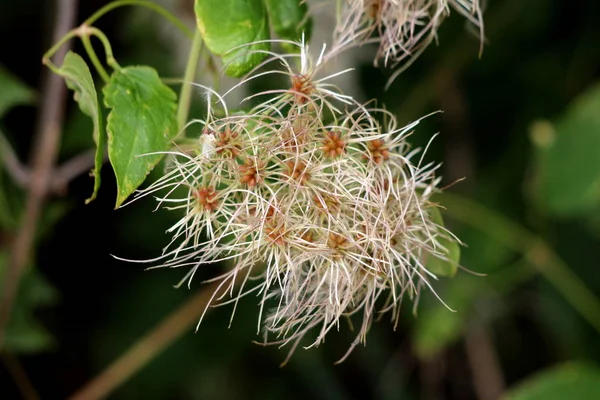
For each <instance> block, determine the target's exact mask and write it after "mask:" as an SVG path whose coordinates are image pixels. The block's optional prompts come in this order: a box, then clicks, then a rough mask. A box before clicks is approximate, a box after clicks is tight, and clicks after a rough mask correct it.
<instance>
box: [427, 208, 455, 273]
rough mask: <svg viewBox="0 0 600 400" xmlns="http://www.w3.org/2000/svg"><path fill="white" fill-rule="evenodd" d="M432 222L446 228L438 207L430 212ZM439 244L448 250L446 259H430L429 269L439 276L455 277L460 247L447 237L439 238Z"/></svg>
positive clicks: (428, 262) (428, 260) (428, 261)
mask: <svg viewBox="0 0 600 400" xmlns="http://www.w3.org/2000/svg"><path fill="white" fill-rule="evenodd" d="M429 213H430V217H431V220H432V221H433V222H435V223H436V224H437V225H439V226H444V220H443V219H442V214H441V213H440V210H439V209H438V208H437V207H433V208H431V210H430V211H429ZM438 243H439V244H440V245H441V246H442V247H444V248H445V249H446V251H445V257H446V259H441V258H438V257H433V256H432V257H429V258H428V259H427V262H426V267H427V269H428V270H429V271H430V272H432V273H433V274H435V275H438V276H451V277H452V276H454V275H456V271H457V269H458V263H459V262H460V246H459V244H458V243H457V242H456V241H454V240H450V239H449V238H448V237H446V236H442V237H440V238H438Z"/></svg>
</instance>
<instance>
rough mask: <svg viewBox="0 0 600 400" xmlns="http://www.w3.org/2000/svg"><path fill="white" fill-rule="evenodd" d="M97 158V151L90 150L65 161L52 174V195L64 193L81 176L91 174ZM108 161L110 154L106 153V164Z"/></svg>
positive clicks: (50, 189)
mask: <svg viewBox="0 0 600 400" xmlns="http://www.w3.org/2000/svg"><path fill="white" fill-rule="evenodd" d="M95 158H96V150H95V149H90V150H87V151H84V152H83V153H81V154H78V155H76V156H74V157H73V158H71V159H70V160H68V161H65V162H64V163H62V164H61V165H60V166H58V167H56V169H55V170H54V173H53V174H52V178H51V179H50V188H49V191H51V192H52V193H62V192H64V190H65V187H66V186H67V185H68V183H69V182H71V181H72V180H73V179H75V178H77V177H78V176H79V175H81V174H83V173H85V172H89V171H90V170H91V169H92V168H93V167H94V163H95ZM107 161H108V153H107V152H104V162H107Z"/></svg>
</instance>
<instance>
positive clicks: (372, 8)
mask: <svg viewBox="0 0 600 400" xmlns="http://www.w3.org/2000/svg"><path fill="white" fill-rule="evenodd" d="M450 8H452V9H454V10H456V11H457V12H458V13H460V14H462V15H463V16H464V17H465V18H467V20H468V21H470V22H471V23H473V25H474V26H476V27H478V28H479V35H480V37H481V40H482V43H483V21H482V18H481V7H480V0H343V1H342V9H341V13H340V15H339V17H338V25H337V28H336V33H335V35H336V37H337V40H338V41H339V42H352V41H359V42H363V43H367V42H376V43H378V44H379V48H378V51H377V56H376V62H377V60H383V64H384V65H385V66H392V67H396V66H398V65H399V64H401V63H403V62H405V63H404V67H402V68H401V69H399V70H397V71H396V72H395V74H394V77H395V76H397V74H399V73H400V72H401V71H402V70H404V68H405V67H408V65H410V62H411V61H412V60H414V59H415V58H416V57H417V56H418V55H419V54H420V53H421V52H422V51H423V50H425V48H426V47H427V46H428V45H429V44H430V43H431V42H432V41H434V40H435V39H436V36H437V30H438V27H439V26H440V25H441V23H442V21H443V20H444V19H445V18H446V17H447V16H448V15H449V14H450Z"/></svg>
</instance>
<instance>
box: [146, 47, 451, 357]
mask: <svg viewBox="0 0 600 400" xmlns="http://www.w3.org/2000/svg"><path fill="white" fill-rule="evenodd" d="M297 45H298V47H299V53H298V54H289V55H276V54H271V56H272V58H271V59H270V60H269V61H267V62H265V63H264V65H262V66H261V67H260V69H258V70H257V71H256V72H254V73H252V74H251V75H250V76H249V77H248V78H246V79H245V80H244V81H243V82H242V83H240V85H245V84H247V83H248V82H250V81H252V80H254V79H259V78H261V77H264V76H267V77H269V78H271V77H273V78H275V77H278V76H283V77H284V78H285V80H286V81H287V84H286V87H284V88H283V89H280V90H269V91H266V92H261V93H258V94H254V95H252V96H250V97H248V98H247V100H248V101H254V102H255V104H257V105H255V106H254V107H253V108H252V109H251V110H249V111H248V112H245V113H243V114H240V113H230V112H228V109H227V107H226V103H225V98H226V96H227V94H225V95H224V96H222V97H221V96H217V95H216V94H215V93H212V95H211V98H215V97H217V100H218V101H216V102H214V103H213V102H211V101H209V110H208V116H207V117H206V118H205V119H204V120H199V121H196V122H197V123H200V124H202V129H203V133H202V136H201V138H200V144H199V147H198V149H197V151H195V152H188V151H180V152H173V153H171V157H170V158H171V160H170V167H169V169H168V170H167V171H166V172H165V174H164V176H163V177H162V178H160V179H159V180H158V181H156V182H155V183H154V184H153V185H151V186H150V187H148V188H147V189H145V190H143V191H142V192H140V193H139V195H138V197H139V196H145V195H148V194H155V195H156V196H158V197H157V198H158V200H159V202H160V203H161V204H164V205H165V206H168V207H169V208H170V209H175V210H179V211H180V212H182V214H183V217H182V218H181V220H179V221H178V222H177V223H176V224H175V225H174V226H173V227H172V228H171V229H170V230H169V232H171V233H172V235H173V240H172V242H171V245H169V246H168V247H167V248H166V249H165V251H164V253H163V255H162V256H161V257H160V258H159V259H157V260H160V266H162V267H185V268H189V273H188V274H187V275H186V277H185V278H184V280H183V281H186V280H191V279H192V277H193V276H194V274H195V273H196V271H197V270H198V268H200V267H202V266H203V265H207V264H212V263H216V262H219V261H225V260H229V262H230V265H231V267H230V268H228V269H227V271H226V272H225V273H223V274H222V275H220V276H218V277H216V278H215V279H214V280H215V281H218V282H219V285H220V286H219V288H220V289H219V290H217V291H215V294H214V295H213V299H211V302H212V303H213V305H214V304H226V303H235V304H237V302H238V300H239V299H240V298H241V297H243V296H246V295H249V294H254V295H255V296H257V297H258V303H259V309H260V313H259V330H261V331H262V332H263V333H264V337H265V343H269V344H279V345H287V344H289V345H290V354H291V353H292V352H293V351H294V349H295V348H296V346H297V345H298V344H299V343H300V341H301V339H302V338H306V337H307V336H306V334H307V333H308V332H311V335H309V336H310V337H311V341H309V342H308V343H307V345H308V347H310V346H312V345H318V344H320V343H321V342H323V341H324V339H325V336H326V334H327V333H328V332H329V331H330V330H331V329H334V328H335V329H337V328H338V327H339V325H340V320H341V319H344V318H347V317H351V316H353V315H356V316H355V317H352V318H351V319H353V320H354V318H356V320H358V321H360V323H359V325H358V328H357V329H356V333H357V335H356V339H355V340H354V341H353V343H352V344H351V345H350V350H351V349H352V348H354V347H355V346H356V345H357V344H358V343H361V342H364V341H365V337H366V334H367V332H368V330H369V328H370V326H371V324H372V322H373V320H374V319H375V318H377V317H379V316H381V315H383V314H387V315H389V316H390V317H391V320H392V322H393V323H394V324H396V323H397V322H398V317H399V310H400V304H401V300H402V298H403V297H404V296H408V297H410V298H412V299H415V300H416V299H418V296H419V292H420V290H421V289H422V288H424V287H428V286H429V285H430V283H429V282H430V280H431V279H435V276H434V275H433V274H432V273H430V272H429V271H428V270H427V260H428V259H429V258H431V257H438V258H441V259H445V250H446V249H445V248H443V246H442V245H440V239H441V238H445V239H451V240H455V239H453V236H452V235H451V234H450V233H449V232H448V231H446V230H445V229H444V228H443V227H442V226H439V225H437V224H436V223H434V222H432V220H431V218H430V213H431V212H432V209H433V208H435V207H437V205H436V204H434V203H432V202H431V201H430V197H431V195H432V194H433V193H434V192H435V191H436V185H437V183H438V182H439V179H438V178H436V177H435V174H434V173H435V171H436V169H437V165H435V164H427V165H423V161H422V152H421V151H419V149H411V148H410V146H409V145H408V143H407V141H406V138H407V136H408V135H409V134H410V133H411V131H412V129H413V128H414V127H415V126H416V125H417V123H418V121H417V122H415V123H412V124H410V125H409V126H406V127H401V128H400V127H398V126H397V123H396V120H395V118H394V117H393V115H392V114H391V113H389V112H387V111H385V110H383V109H378V108H376V107H371V106H370V105H364V104H359V103H358V102H356V101H354V100H353V99H352V98H350V97H348V96H346V95H344V94H342V93H341V91H340V90H339V89H338V88H337V87H336V86H335V85H333V84H332V83H331V79H332V78H333V77H335V76H336V75H338V74H339V73H334V74H331V75H329V76H323V77H321V75H324V74H323V71H324V66H325V65H326V63H327V60H328V59H329V58H330V57H332V55H333V54H334V53H335V52H326V51H325V48H323V51H322V52H321V53H320V55H319V57H318V58H317V60H316V61H315V60H314V59H313V58H311V57H310V56H309V53H308V47H307V46H305V45H304V44H303V43H299V44H297ZM275 64H277V65H275ZM296 64H298V65H299V68H298V69H295V68H294V67H293V66H294V65H296ZM277 66H279V68H278V67H277ZM216 104H218V105H219V107H220V109H219V110H216ZM217 111H218V112H217ZM219 113H220V114H221V116H220V117H217V116H216V115H217V114H219ZM157 260H154V261H155V262H156V261H157ZM183 281H182V282H183ZM234 312H235V308H234ZM232 318H233V313H232ZM313 333H314V334H313ZM350 350H349V351H350ZM344 357H345V356H344Z"/></svg>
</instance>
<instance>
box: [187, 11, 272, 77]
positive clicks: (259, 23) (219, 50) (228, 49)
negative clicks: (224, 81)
mask: <svg viewBox="0 0 600 400" xmlns="http://www.w3.org/2000/svg"><path fill="white" fill-rule="evenodd" d="M194 9H195V11H196V20H197V22H198V28H199V29H200V32H201V33H202V37H203V39H204V42H205V43H206V46H207V47H208V48H209V49H210V51H212V52H213V53H214V54H216V55H218V56H221V57H222V58H223V63H224V64H225V73H227V75H230V76H234V77H240V76H242V75H244V74H246V73H247V72H249V71H250V70H251V69H252V68H254V67H256V66H257V65H258V64H259V63H260V62H261V61H262V59H263V58H264V57H265V53H262V52H257V50H258V51H260V50H269V49H270V48H271V46H270V44H269V43H265V42H260V43H256V42H257V41H264V40H268V39H269V37H270V36H269V23H268V18H267V11H266V9H265V5H264V4H263V0H196V2H195V7H194ZM249 43H252V44H249ZM246 45H247V46H246ZM240 46H241V47H240Z"/></svg>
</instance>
